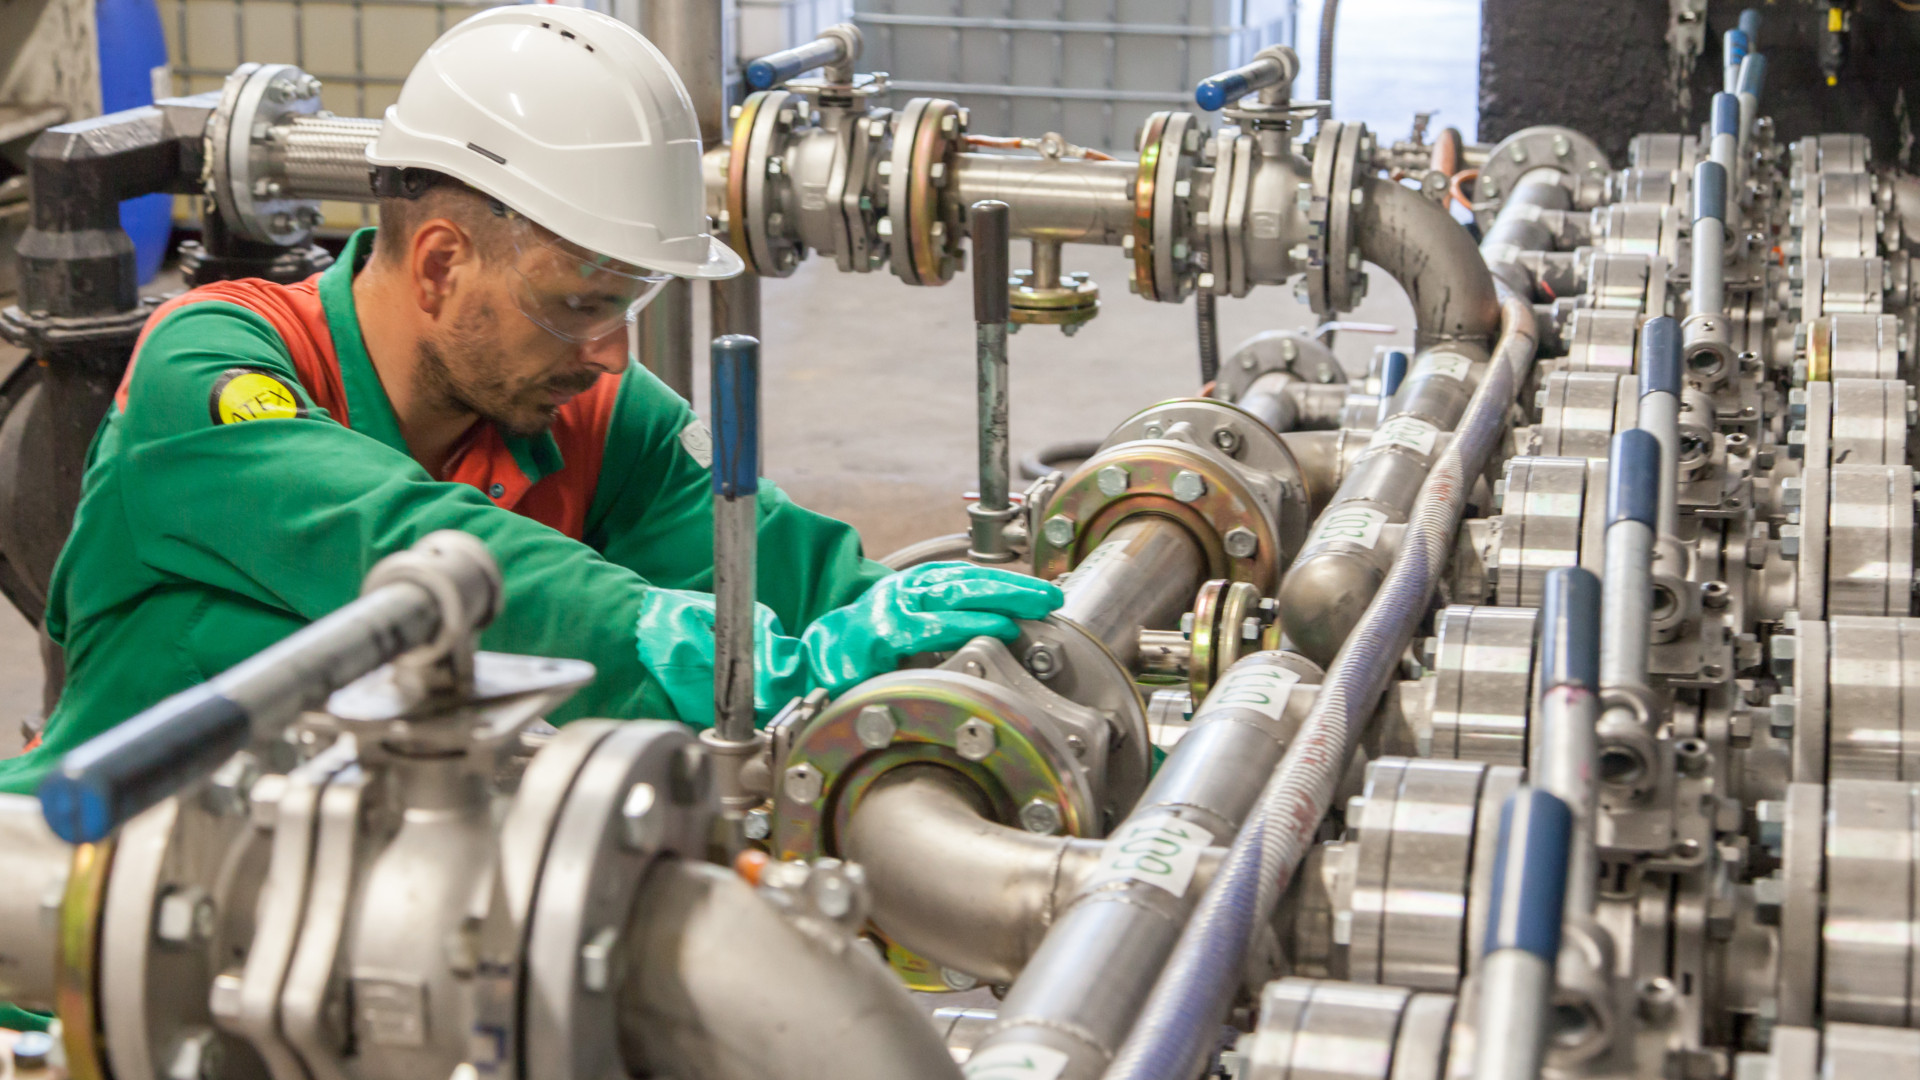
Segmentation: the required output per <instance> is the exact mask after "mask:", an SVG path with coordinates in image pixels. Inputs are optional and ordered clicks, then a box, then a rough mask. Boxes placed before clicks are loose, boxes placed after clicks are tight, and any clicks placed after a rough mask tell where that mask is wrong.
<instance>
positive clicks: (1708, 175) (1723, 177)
mask: <svg viewBox="0 0 1920 1080" xmlns="http://www.w3.org/2000/svg"><path fill="white" fill-rule="evenodd" d="M1701 218H1713V219H1714V220H1715V221H1725V220H1727V167H1726V166H1724V165H1722V164H1720V163H1719V162H1717V161H1703V162H1701V163H1700V164H1698V165H1695V166H1694V167H1693V220H1695V221H1699V220H1700V219H1701Z"/></svg>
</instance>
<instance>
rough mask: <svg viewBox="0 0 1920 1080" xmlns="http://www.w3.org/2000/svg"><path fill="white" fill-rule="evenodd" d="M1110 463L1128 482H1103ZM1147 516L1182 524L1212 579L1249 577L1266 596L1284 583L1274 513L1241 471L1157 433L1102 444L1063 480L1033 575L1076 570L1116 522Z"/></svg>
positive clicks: (1037, 547) (1037, 546) (1038, 542)
mask: <svg viewBox="0 0 1920 1080" xmlns="http://www.w3.org/2000/svg"><path fill="white" fill-rule="evenodd" d="M1107 469H1116V470H1118V473H1117V474H1115V473H1109V474H1108V475H1109V476H1113V475H1124V476H1125V478H1126V481H1127V483H1126V486H1125V487H1120V486H1118V485H1115V484H1112V483H1111V482H1109V483H1108V484H1107V485H1106V487H1102V484H1101V479H1100V476H1101V473H1102V472H1103V471H1105V470H1107ZM1109 492H1111V493H1109ZM1142 514H1150V515H1155V516H1159V517H1164V518H1170V519H1172V520H1173V521H1175V522H1177V523H1179V524H1180V525H1182V526H1184V527H1185V528H1186V530H1187V531H1188V532H1189V533H1191V534H1192V535H1193V538H1194V540H1195V542H1197V543H1198V544H1199V545H1200V548H1201V551H1202V552H1203V553H1204V554H1205V557H1206V561H1207V575H1208V576H1209V577H1218V578H1228V579H1230V580H1234V581H1247V582H1251V583H1252V584H1253V586H1254V587H1255V588H1256V589H1258V590H1259V591H1260V592H1261V593H1262V594H1265V593H1270V592H1271V591H1272V590H1273V588H1274V586H1275V584H1276V583H1277V582H1278V581H1279V578H1280V568H1281V566H1282V565H1283V564H1282V563H1281V561H1280V558H1279V552H1280V550H1281V548H1280V543H1279V538H1278V537H1277V536H1276V535H1275V532H1274V524H1273V521H1272V518H1271V516H1270V514H1269V512H1268V510H1267V509H1266V507H1265V505H1264V504H1263V503H1262V501H1261V500H1260V498H1259V497H1258V496H1257V495H1255V494H1254V492H1253V489H1252V488H1250V487H1248V486H1247V483H1246V481H1245V480H1244V479H1242V477H1241V476H1240V473H1239V471H1238V470H1237V469H1235V468H1233V467H1232V466H1231V465H1229V464H1228V463H1227V462H1225V461H1223V460H1222V459H1221V458H1219V457H1218V456H1216V455H1214V454H1210V453H1208V452H1206V451H1203V450H1201V449H1199V448H1197V447H1194V446H1192V445H1190V444H1188V443H1183V442H1174V441H1171V440H1158V439H1142V440H1137V441H1134V442H1126V443H1121V444H1120V445H1118V446H1113V447H1109V448H1108V449H1105V450H1102V451H1101V452H1100V453H1098V454H1095V455H1094V456H1093V457H1091V458H1089V459H1088V460H1087V461H1086V462H1085V463H1084V464H1082V465H1081V466H1080V468H1079V469H1078V470H1077V471H1076V472H1075V473H1074V474H1073V475H1072V476H1071V477H1069V478H1068V479H1067V480H1066V481H1065V482H1064V483H1062V484H1061V485H1060V488H1059V490H1058V491H1056V492H1055V493H1054V496H1053V500H1052V501H1051V502H1050V503H1049V504H1048V506H1047V510H1046V513H1045V514H1044V515H1043V517H1042V520H1043V521H1044V522H1045V525H1044V526H1043V527H1042V528H1041V530H1040V535H1039V536H1037V537H1035V538H1034V542H1033V566H1034V573H1035V574H1037V575H1038V576H1040V577H1043V578H1047V579H1049V580H1051V579H1053V578H1057V577H1059V576H1060V575H1061V574H1064V573H1066V572H1068V571H1069V570H1072V569H1073V568H1074V567H1075V566H1077V565H1079V563H1080V561H1081V560H1082V559H1084V558H1086V557H1087V556H1088V555H1089V554H1091V553H1092V552H1093V550H1094V549H1095V548H1097V547H1099V546H1100V543H1101V541H1103V540H1105V539H1106V538H1107V534H1108V533H1110V532H1112V531H1113V530H1114V528H1115V527H1116V526H1118V525H1119V524H1120V523H1121V522H1123V521H1126V520H1128V519H1130V518H1133V517H1136V516H1138V515H1142ZM1230 538H1231V541H1232V543H1231V546H1230V544H1229V539H1230ZM1249 540H1250V541H1251V542H1249ZM1236 551H1239V552H1244V554H1235V552H1236Z"/></svg>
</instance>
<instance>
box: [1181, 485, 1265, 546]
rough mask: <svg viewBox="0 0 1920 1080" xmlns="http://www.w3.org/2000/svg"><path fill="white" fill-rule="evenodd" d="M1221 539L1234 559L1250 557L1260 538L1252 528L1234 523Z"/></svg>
mask: <svg viewBox="0 0 1920 1080" xmlns="http://www.w3.org/2000/svg"><path fill="white" fill-rule="evenodd" d="M1176 483H1177V481H1176ZM1176 490H1177V489H1176ZM1182 501H1183V502H1192V501H1193V500H1191V499H1184V500H1182ZM1222 540H1223V541H1224V542H1225V544H1226V546H1227V554H1228V555H1231V556H1233V557H1234V558H1236V559H1251V558H1252V557H1253V553H1254V552H1256V551H1259V550H1260V538H1259V537H1257V536H1255V535H1254V534H1253V530H1252V529H1249V528H1247V527H1246V526H1245V525H1235V526H1234V527H1233V528H1231V529H1228V530H1227V535H1226V536H1224V537H1222Z"/></svg>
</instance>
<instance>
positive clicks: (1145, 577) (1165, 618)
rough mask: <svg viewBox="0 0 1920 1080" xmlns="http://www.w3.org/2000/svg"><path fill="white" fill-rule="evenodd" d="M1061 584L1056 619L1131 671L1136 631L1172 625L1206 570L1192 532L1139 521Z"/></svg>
mask: <svg viewBox="0 0 1920 1080" xmlns="http://www.w3.org/2000/svg"><path fill="white" fill-rule="evenodd" d="M1080 566H1081V569H1077V570H1075V571H1073V572H1072V573H1070V574H1068V575H1067V576H1066V577H1065V578H1064V579H1062V580H1061V582H1060V589H1061V591H1062V592H1064V593H1065V594H1066V603H1065V604H1063V605H1061V607H1060V616H1061V617H1062V618H1064V619H1067V620H1069V621H1071V622H1073V623H1076V624H1078V625H1079V626H1080V627H1081V628H1082V629H1084V630H1086V631H1087V632H1088V633H1090V634H1092V635H1093V636H1094V637H1096V638H1099V639H1100V641H1101V642H1102V643H1104V644H1105V645H1106V647H1107V648H1108V649H1109V650H1111V651H1112V653H1113V655H1114V658H1115V659H1117V660H1119V661H1120V663H1121V664H1123V665H1125V666H1127V667H1129V668H1131V667H1132V666H1133V665H1134V664H1135V663H1136V661H1137V660H1138V658H1139V654H1140V631H1141V630H1165V629H1169V628H1171V627H1174V626H1177V625H1179V623H1180V616H1181V615H1182V614H1184V613H1186V612H1187V611H1189V610H1191V609H1192V607H1193V598H1194V595H1195V594H1196V593H1197V592H1199V590H1200V585H1201V582H1202V581H1203V580H1204V578H1205V576H1206V571H1207V564H1206V558H1205V556H1204V555H1203V554H1202V553H1201V551H1200V545H1199V543H1198V542H1197V541H1195V540H1194V538H1193V534H1191V533H1189V532H1187V530H1186V528H1185V527H1184V526H1182V525H1180V524H1179V523H1178V522H1175V521H1174V520H1173V519H1171V518H1164V517H1159V516H1157V515H1140V516H1137V517H1134V518H1130V519H1128V520H1126V521H1123V522H1121V523H1120V524H1119V525H1117V526H1115V527H1114V529H1113V531H1112V532H1110V533H1108V534H1107V538H1106V539H1105V540H1103V541H1101V543H1100V546H1099V547H1097V548H1095V549H1094V550H1093V551H1092V552H1090V553H1088V555H1087V557H1086V558H1084V559H1082V560H1081V561H1080Z"/></svg>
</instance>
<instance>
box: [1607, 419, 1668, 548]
mask: <svg viewBox="0 0 1920 1080" xmlns="http://www.w3.org/2000/svg"><path fill="white" fill-rule="evenodd" d="M1659 513H1660V440H1659V439H1658V438H1655V437H1654V434H1653V432H1651V431H1647V430H1645V429H1643V428H1628V429H1627V430H1625V431H1623V432H1621V433H1620V434H1618V435H1615V436H1614V437H1613V451H1612V465H1611V467H1610V468H1609V470H1608V472H1607V524H1608V525H1612V524H1613V523H1614V522H1616V521H1637V522H1639V523H1640V524H1642V525H1645V526H1646V527H1647V528H1649V529H1654V528H1658V527H1659Z"/></svg>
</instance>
